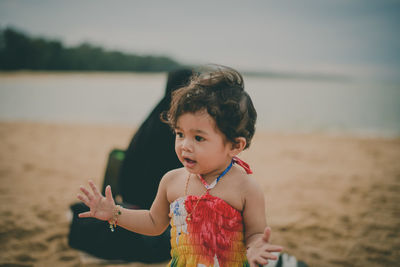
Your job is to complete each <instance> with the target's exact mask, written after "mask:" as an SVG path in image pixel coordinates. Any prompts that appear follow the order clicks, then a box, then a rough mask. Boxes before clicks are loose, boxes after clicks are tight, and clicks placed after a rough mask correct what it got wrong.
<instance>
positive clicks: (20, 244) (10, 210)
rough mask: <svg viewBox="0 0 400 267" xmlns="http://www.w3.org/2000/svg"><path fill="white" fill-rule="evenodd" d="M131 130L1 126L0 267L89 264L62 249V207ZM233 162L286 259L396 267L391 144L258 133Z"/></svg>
mask: <svg viewBox="0 0 400 267" xmlns="http://www.w3.org/2000/svg"><path fill="white" fill-rule="evenodd" d="M134 130H135V129H134V128H127V127H121V126H118V127H117V126H99V125H78V124H74V125H72V124H45V123H28V122H2V123H0V179H1V183H0V199H1V206H0V218H1V220H0V223H1V225H0V266H57V267H70V266H71V267H72V266H96V265H98V264H89V263H85V262H84V261H83V260H82V257H81V254H80V253H79V251H76V250H74V249H72V248H70V247H69V246H68V242H67V235H68V231H69V223H70V222H69V221H68V219H67V214H68V211H69V205H70V204H72V203H74V202H76V194H77V193H78V189H79V186H80V185H82V184H85V183H86V181H87V180H88V179H89V178H92V179H94V181H95V182H96V183H97V184H98V185H99V186H100V185H101V184H102V182H103V177H104V170H105V164H106V160H107V156H108V153H109V152H110V150H111V149H112V148H126V146H127V145H128V143H129V141H130V138H131V136H132V134H133V133H134ZM242 158H243V159H245V160H246V161H247V162H249V164H250V165H251V166H252V168H253V170H254V173H255V175H254V178H255V179H257V180H258V182H259V183H260V185H261V187H262V188H263V190H264V192H265V196H266V200H267V220H268V224H269V225H270V226H271V227H272V231H273V234H272V242H273V243H276V244H280V245H282V246H284V247H285V251H286V252H288V253H290V254H292V255H295V256H296V257H297V258H298V259H300V260H303V261H305V262H306V263H308V264H309V265H310V266H328V267H329V266H397V265H398V262H400V238H399V237H400V206H399V203H400V138H395V139H394V138H391V139H388V138H386V139H384V138H367V137H351V136H329V135H323V134H282V133H270V132H260V131H258V132H257V133H256V136H255V139H254V142H253V144H252V147H251V148H250V150H248V151H246V152H245V153H243V155H242ZM107 266H118V265H107ZM125 266H126V265H125ZM128 266H131V267H141V266H154V267H155V266H157V267H158V266H165V263H161V264H154V265H146V264H141V263H131V264H129V265H128Z"/></svg>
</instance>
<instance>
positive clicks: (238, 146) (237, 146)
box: [230, 137, 247, 157]
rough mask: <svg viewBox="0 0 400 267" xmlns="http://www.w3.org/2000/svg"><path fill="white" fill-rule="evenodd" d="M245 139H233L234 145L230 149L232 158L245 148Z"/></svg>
mask: <svg viewBox="0 0 400 267" xmlns="http://www.w3.org/2000/svg"><path fill="white" fill-rule="evenodd" d="M246 143H247V142H246V138H244V137H237V138H235V143H232V149H231V151H230V156H231V157H234V156H237V155H238V154H239V153H240V152H242V151H243V150H244V148H245V147H246Z"/></svg>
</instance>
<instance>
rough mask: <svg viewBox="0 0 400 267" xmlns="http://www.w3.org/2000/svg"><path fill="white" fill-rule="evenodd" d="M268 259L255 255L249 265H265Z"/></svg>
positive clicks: (256, 266) (251, 266) (255, 266)
mask: <svg viewBox="0 0 400 267" xmlns="http://www.w3.org/2000/svg"><path fill="white" fill-rule="evenodd" d="M267 264H268V260H267V259H265V258H262V257H261V256H260V257H257V258H256V259H255V260H254V261H253V262H251V263H250V267H253V266H254V267H259V266H260V265H267Z"/></svg>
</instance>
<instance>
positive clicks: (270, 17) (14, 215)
mask: <svg viewBox="0 0 400 267" xmlns="http://www.w3.org/2000/svg"><path fill="white" fill-rule="evenodd" d="M399 18H400V2H399V1H396V0H379V1H378V0H353V1H347V0H335V1H320V0H303V1H296V0H281V1H261V0H260V1H256V0H254V1H253V0H251V1H237V0H230V1H225V0H221V1H210V0H204V1H197V2H194V1H175V0H171V1H161V0H160V1H157V0H155V1H128V0H114V1H105V0H97V1H89V0H80V1H76V0H71V1H59V0H37V1H23V0H0V182H1V183H0V203H2V204H1V205H0V250H1V251H2V252H1V253H0V266H62V267H76V266H98V265H99V264H100V263H99V262H96V261H94V262H93V261H88V258H87V257H85V256H84V254H81V253H80V251H78V250H74V249H72V248H71V247H70V246H69V245H68V234H69V229H70V228H69V227H70V217H67V216H66V215H67V214H69V213H68V211H69V210H70V205H71V204H72V203H74V202H76V201H77V200H76V194H77V192H78V188H79V186H80V185H82V184H85V183H86V181H87V179H89V178H93V180H94V181H95V183H96V184H97V185H99V186H101V185H102V184H103V182H104V173H105V166H107V157H108V155H109V152H110V151H111V150H112V149H114V148H121V149H125V148H127V147H128V145H129V142H130V140H131V138H132V136H133V134H134V133H135V131H136V129H137V126H139V125H140V124H141V122H142V121H143V120H144V119H145V118H146V117H147V116H148V114H149V113H150V111H151V110H152V109H153V108H154V106H155V105H156V103H157V102H158V101H159V100H160V99H161V98H162V97H163V95H164V91H165V86H166V81H167V73H168V71H171V70H175V69H179V68H181V67H187V66H189V67H196V66H199V65H202V64H208V63H216V64H222V65H227V66H230V67H233V68H235V69H237V70H238V71H240V72H241V73H242V74H243V75H244V80H245V87H246V90H247V91H248V92H249V94H250V96H251V97H252V99H253V102H254V104H255V107H256V109H257V112H258V121H257V131H256V135H255V138H254V142H252V147H251V148H250V150H249V151H246V152H245V153H244V154H243V155H241V156H243V159H245V160H246V161H248V162H249V163H250V164H251V166H252V169H253V170H254V171H255V175H254V179H257V181H258V182H259V184H260V187H261V188H262V189H263V190H264V192H265V196H266V200H267V220H268V224H269V225H270V226H271V227H272V229H273V231H272V232H273V239H272V241H273V243H275V244H279V245H283V246H284V247H285V251H286V252H287V253H289V254H290V255H293V256H295V257H297V258H298V259H300V260H303V261H305V262H306V263H307V264H309V265H310V266H328V267H329V266H332V267H334V266H396V265H398V262H399V261H400V239H399V238H398V237H399V236H400V207H399V205H398V203H399V202H400V164H399V162H400V53H399V51H400V38H399V36H400V35H399V28H400V27H399V26H400V19H399ZM153 152H154V151H151V153H153ZM138 186H140V184H139V185H138ZM105 227H107V225H105ZM101 264H102V266H105V265H106V266H107V265H108V266H110V267H111V266H115V265H112V264H110V263H104V262H102V263H101ZM127 266H131V267H143V266H148V265H146V264H141V263H132V264H129V265H127ZM152 266H153V265H152ZM154 266H165V263H162V264H159V265H157V264H156V265H154Z"/></svg>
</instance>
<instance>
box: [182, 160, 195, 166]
mask: <svg viewBox="0 0 400 267" xmlns="http://www.w3.org/2000/svg"><path fill="white" fill-rule="evenodd" d="M184 160H185V163H186V164H185V166H186V167H189V168H192V167H194V165H195V164H196V161H195V160H192V159H189V158H184Z"/></svg>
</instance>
